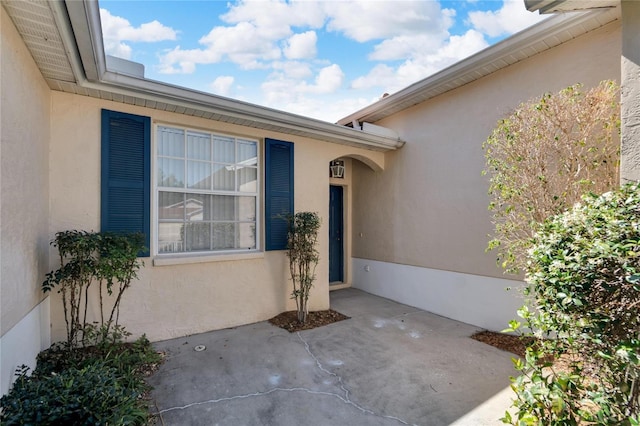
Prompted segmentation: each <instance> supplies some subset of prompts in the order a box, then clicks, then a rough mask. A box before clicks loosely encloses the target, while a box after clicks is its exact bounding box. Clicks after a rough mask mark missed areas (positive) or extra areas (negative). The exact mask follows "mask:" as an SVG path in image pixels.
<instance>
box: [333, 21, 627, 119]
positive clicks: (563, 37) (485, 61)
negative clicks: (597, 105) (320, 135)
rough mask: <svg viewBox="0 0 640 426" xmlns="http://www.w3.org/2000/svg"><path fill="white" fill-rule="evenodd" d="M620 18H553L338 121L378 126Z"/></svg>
mask: <svg viewBox="0 0 640 426" xmlns="http://www.w3.org/2000/svg"><path fill="white" fill-rule="evenodd" d="M619 17H620V8H607V9H603V10H597V11H587V12H575V13H563V14H559V15H555V16H550V17H549V18H547V19H545V20H544V21H542V22H540V23H538V24H536V25H533V26H531V27H529V28H527V29H525V30H523V31H521V32H519V33H517V34H515V35H513V36H511V37H509V38H506V39H504V40H502V41H501V42H499V43H496V44H494V45H493V46H490V47H488V48H486V49H484V50H482V51H480V52H478V53H476V54H475V55H472V56H470V57H468V58H466V59H463V60H462V61H460V62H457V63H455V64H453V65H452V66H450V67H448V68H445V69H444V70H442V71H439V72H437V73H435V74H433V75H431V76H429V77H427V78H425V79H423V80H420V81H418V82H416V83H414V84H412V85H410V86H408V87H406V88H404V89H402V90H400V91H399V92H396V93H394V94H392V95H390V96H386V97H384V98H382V99H380V100H379V101H377V102H375V103H373V104H371V105H369V106H367V107H365V108H363V109H361V110H359V111H356V112H354V113H353V114H350V115H348V116H347V117H344V118H342V119H340V120H339V121H338V124H342V125H344V126H351V125H353V124H352V123H359V122H370V123H376V122H378V121H379V120H382V119H384V118H386V117H388V116H391V115H393V114H396V113H398V112H400V111H403V110H405V109H407V108H411V107H412V106H415V105H418V104H420V103H422V102H425V101H427V100H429V99H432V98H434V97H436V96H439V95H442V94H443V93H446V92H449V91H451V90H455V89H457V88H459V87H462V86H464V85H466V84H469V83H472V82H473V81H475V80H479V79H480V78H483V77H485V76H487V75H489V74H492V73H494V72H496V71H498V70H500V69H502V68H506V67H508V66H510V65H513V64H515V63H517V62H519V61H522V60H524V59H526V58H529V57H531V56H534V55H537V54H539V53H541V52H543V51H545V50H549V49H551V48H553V47H555V46H558V45H560V44H562V43H565V42H567V41H570V40H572V39H574V38H576V37H578V36H580V35H582V34H584V33H587V32H589V31H592V30H595V29H597V28H600V27H602V26H604V25H606V24H608V23H610V22H612V21H615V20H616V19H619Z"/></svg>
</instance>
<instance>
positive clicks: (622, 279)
mask: <svg viewBox="0 0 640 426" xmlns="http://www.w3.org/2000/svg"><path fill="white" fill-rule="evenodd" d="M526 272H527V274H526V281H527V283H528V289H527V294H528V296H529V297H530V301H529V306H535V307H536V309H535V310H529V309H528V308H527V307H526V306H525V307H523V308H522V309H521V310H520V312H519V314H520V316H521V317H523V318H524V319H525V321H526V325H527V326H528V327H529V328H530V329H531V330H534V332H535V334H536V335H537V336H538V337H549V339H545V340H544V341H542V342H541V344H539V345H538V347H536V348H529V349H528V350H527V355H526V359H525V361H524V362H523V361H520V360H518V361H515V363H516V368H517V369H518V370H520V371H521V372H522V373H523V375H522V376H520V377H518V378H516V379H514V383H513V388H514V390H515V391H516V393H517V400H516V401H515V403H514V406H515V407H516V408H517V409H518V414H517V417H516V418H512V417H511V416H510V415H507V416H506V417H505V419H504V421H505V422H506V423H511V424H518V425H520V424H522V425H574V424H603V425H637V424H638V423H637V421H638V416H639V414H640V315H639V312H640V309H639V308H640V185H639V184H638V183H633V184H627V185H625V186H623V187H622V188H620V189H619V190H617V191H614V192H609V193H606V194H604V195H602V196H595V195H587V196H585V197H583V202H582V203H581V204H577V205H575V206H574V207H573V208H572V209H571V210H569V211H567V212H566V213H564V214H560V215H557V216H555V217H552V218H550V219H549V220H547V221H546V222H545V223H544V224H543V225H541V226H540V227H539V229H538V230H537V233H536V234H535V235H534V237H533V240H532V248H531V249H530V251H529V261H528V264H527V268H526ZM511 325H512V329H517V328H518V327H519V326H520V324H519V323H517V322H513V323H512V324H511ZM552 360H555V361H556V362H555V363H552Z"/></svg>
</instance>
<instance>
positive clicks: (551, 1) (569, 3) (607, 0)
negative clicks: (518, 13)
mask: <svg viewBox="0 0 640 426" xmlns="http://www.w3.org/2000/svg"><path fill="white" fill-rule="evenodd" d="M524 3H525V6H526V8H527V10H529V11H531V12H535V11H536V10H537V11H539V12H540V13H556V12H572V11H576V10H587V9H602V8H608V7H616V6H617V5H619V4H620V0H524Z"/></svg>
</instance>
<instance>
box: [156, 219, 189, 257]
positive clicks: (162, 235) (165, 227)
mask: <svg viewBox="0 0 640 426" xmlns="http://www.w3.org/2000/svg"><path fill="white" fill-rule="evenodd" d="M182 226H183V224H182V223H159V224H158V253H179V252H181V251H184V244H183V238H182Z"/></svg>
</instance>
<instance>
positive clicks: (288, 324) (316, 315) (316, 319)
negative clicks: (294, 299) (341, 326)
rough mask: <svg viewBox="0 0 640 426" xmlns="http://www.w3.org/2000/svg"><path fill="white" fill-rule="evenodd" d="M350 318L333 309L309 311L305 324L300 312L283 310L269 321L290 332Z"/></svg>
mask: <svg viewBox="0 0 640 426" xmlns="http://www.w3.org/2000/svg"><path fill="white" fill-rule="evenodd" d="M346 319H349V317H348V316H346V315H343V314H341V313H340V312H336V311H334V310H332V309H329V310H326V311H316V312H309V314H308V315H307V321H306V322H305V323H304V324H301V323H299V322H298V313H297V312H296V311H287V312H283V313H281V314H280V315H276V316H275V317H273V318H271V319H270V320H269V322H270V323H271V324H273V325H275V326H276V327H280V328H283V329H285V330H287V331H288V332H290V333H293V332H296V331H301V330H310V329H312V328H316V327H322V326H323V325H327V324H332V323H334V322H338V321H342V320H346Z"/></svg>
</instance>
